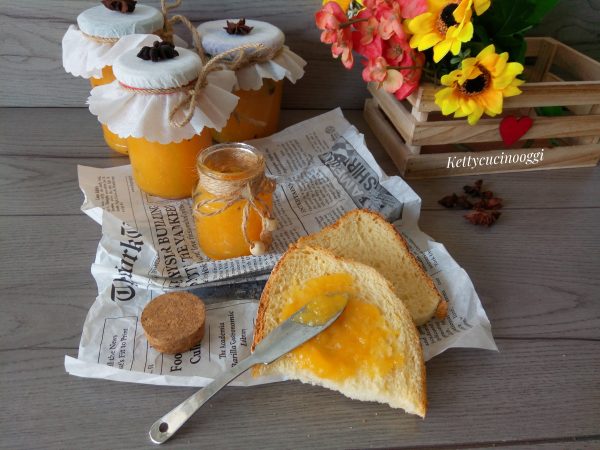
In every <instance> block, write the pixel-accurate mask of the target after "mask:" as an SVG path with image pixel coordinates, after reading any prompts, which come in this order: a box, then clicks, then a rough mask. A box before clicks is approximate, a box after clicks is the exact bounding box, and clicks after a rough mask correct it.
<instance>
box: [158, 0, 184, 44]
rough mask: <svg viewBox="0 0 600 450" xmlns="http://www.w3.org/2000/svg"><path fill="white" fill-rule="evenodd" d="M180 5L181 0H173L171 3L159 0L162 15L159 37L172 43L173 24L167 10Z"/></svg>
mask: <svg viewBox="0 0 600 450" xmlns="http://www.w3.org/2000/svg"><path fill="white" fill-rule="evenodd" d="M179 5H181V0H174V1H173V3H168V2H167V0H160V10H161V12H162V15H163V29H162V33H161V36H160V37H161V38H162V39H163V40H164V41H167V42H170V43H171V44H172V43H173V24H172V23H171V21H170V20H169V11H170V10H172V9H175V8H177V7H179Z"/></svg>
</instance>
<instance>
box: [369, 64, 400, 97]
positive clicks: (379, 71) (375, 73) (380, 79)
mask: <svg viewBox="0 0 600 450" xmlns="http://www.w3.org/2000/svg"><path fill="white" fill-rule="evenodd" d="M362 75H363V79H364V80H365V81H374V82H376V83H379V85H380V86H382V87H383V89H385V90H386V91H387V92H392V93H393V92H396V91H397V90H398V89H400V88H401V87H402V84H403V83H404V77H403V75H402V74H401V73H400V71H398V70H395V69H390V68H389V67H388V62H387V61H386V59H385V58H384V57H383V56H379V57H377V58H373V59H369V60H368V62H367V65H366V67H365V68H364V69H363V73H362Z"/></svg>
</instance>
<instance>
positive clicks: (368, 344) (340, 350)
mask: <svg viewBox="0 0 600 450" xmlns="http://www.w3.org/2000/svg"><path fill="white" fill-rule="evenodd" d="M288 294H289V303H287V304H286V305H285V306H284V308H283V309H282V311H281V314H280V317H279V318H280V320H281V321H283V320H285V319H287V318H288V317H290V316H291V315H292V314H294V313H295V312H296V311H298V310H299V309H300V308H302V307H303V306H304V305H306V304H307V303H309V302H311V301H313V300H323V301H325V302H327V301H331V300H330V299H332V298H337V299H338V301H339V299H340V298H347V299H348V304H347V305H346V308H345V309H344V312H342V314H341V315H340V317H339V318H338V319H337V320H336V321H335V322H334V323H333V324H332V325H331V326H329V328H327V329H326V330H325V331H323V332H322V333H320V334H318V335H317V336H315V337H314V338H313V339H311V340H310V341H308V342H306V343H304V344H303V345H301V346H300V347H298V348H297V349H296V350H294V351H293V352H291V353H290V354H289V355H288V357H289V358H293V359H294V362H295V364H296V365H297V366H298V367H299V368H301V369H305V370H308V371H310V372H312V373H313V374H314V375H316V376H318V377H320V378H325V379H330V380H334V381H342V380H344V379H346V378H350V377H353V376H357V375H362V376H370V377H374V376H386V375H387V374H389V373H390V372H391V371H392V370H394V368H396V367H398V366H400V365H402V364H403V363H404V357H403V355H402V354H400V353H399V352H398V351H397V350H396V348H397V346H396V344H395V342H396V340H397V339H398V333H397V332H396V331H394V330H393V329H392V328H390V326H389V325H388V323H387V321H386V319H385V316H384V315H383V313H382V311H381V310H380V309H379V308H378V307H377V306H375V305H373V304H370V303H366V302H365V301H363V300H361V299H360V296H359V295H358V291H357V289H356V286H355V284H354V279H353V277H352V276H351V275H350V274H347V273H336V274H330V275H323V276H320V277H316V278H312V279H310V280H308V281H306V282H305V283H304V284H303V285H300V286H294V287H293V288H291V289H290V291H289V293H288ZM328 299H329V300H328ZM327 310H330V308H329V307H325V308H323V311H324V315H326V314H327Z"/></svg>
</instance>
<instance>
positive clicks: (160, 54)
mask: <svg viewBox="0 0 600 450" xmlns="http://www.w3.org/2000/svg"><path fill="white" fill-rule="evenodd" d="M176 56H179V53H178V52H177V50H175V46H174V45H173V44H171V43H170V42H166V41H162V42H158V41H154V44H153V45H152V47H148V46H145V47H142V49H141V50H140V51H139V53H138V54H137V57H138V58H141V59H143V60H144V61H149V60H152V62H157V61H163V60H165V59H173V58H175V57H176Z"/></svg>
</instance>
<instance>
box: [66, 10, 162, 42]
mask: <svg viewBox="0 0 600 450" xmlns="http://www.w3.org/2000/svg"><path fill="white" fill-rule="evenodd" d="M163 21H164V19H163V15H162V13H161V12H160V11H159V10H158V9H156V8H153V7H152V6H146V5H139V4H138V5H137V6H136V8H135V10H134V11H133V12H131V13H120V12H118V11H113V10H110V9H108V8H106V7H105V6H103V5H98V6H94V7H93V8H89V9H86V10H85V11H83V12H82V13H81V14H79V16H77V25H78V26H79V29H80V30H81V31H83V32H84V33H85V34H88V35H90V36H97V37H102V38H120V37H123V36H127V35H128V34H150V33H153V32H155V31H157V30H161V29H162V27H163Z"/></svg>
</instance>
